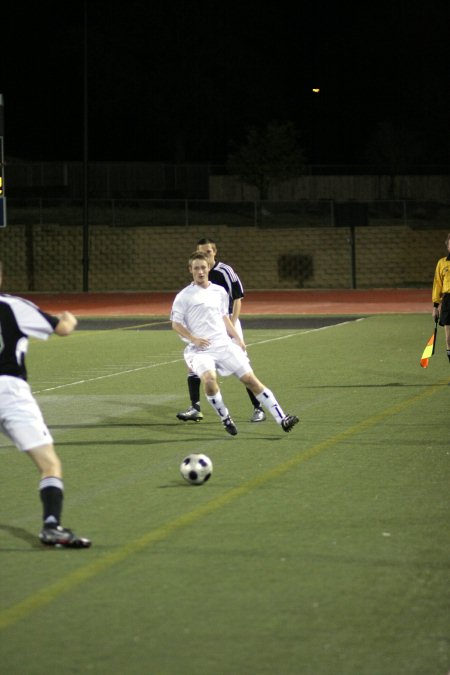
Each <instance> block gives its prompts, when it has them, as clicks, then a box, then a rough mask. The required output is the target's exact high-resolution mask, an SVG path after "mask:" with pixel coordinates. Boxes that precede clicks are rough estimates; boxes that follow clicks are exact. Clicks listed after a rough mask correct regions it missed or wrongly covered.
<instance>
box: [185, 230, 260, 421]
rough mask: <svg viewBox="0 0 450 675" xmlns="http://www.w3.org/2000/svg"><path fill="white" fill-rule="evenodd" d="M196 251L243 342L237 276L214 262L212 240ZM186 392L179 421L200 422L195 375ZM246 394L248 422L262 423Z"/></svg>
mask: <svg viewBox="0 0 450 675" xmlns="http://www.w3.org/2000/svg"><path fill="white" fill-rule="evenodd" d="M197 251H201V252H202V253H206V255H207V257H208V262H209V264H210V267H211V269H210V270H209V275H208V278H209V281H211V282H212V283H213V284H218V285H219V286H222V287H223V288H224V289H225V290H226V292H227V293H228V297H229V308H228V313H229V316H230V320H231V323H232V324H233V325H234V327H235V328H236V330H237V331H238V334H239V335H240V337H241V339H242V340H243V333H242V327H241V322H240V320H239V315H240V313H241V300H242V298H243V297H244V289H243V286H242V283H241V280H240V279H239V277H238V275H237V274H236V272H235V271H234V269H233V268H232V267H231V266H230V265H226V264H225V263H223V262H217V261H216V255H217V246H216V244H215V242H214V241H213V240H212V239H207V238H204V239H200V240H199V241H198V242H197ZM188 390H189V397H190V399H191V405H190V407H189V408H188V409H187V410H185V411H184V412H179V413H177V417H178V419H179V420H182V421H183V422H188V421H191V422H200V420H202V419H203V413H202V412H201V409H200V378H199V377H197V375H196V374H195V373H192V372H190V373H189V375H188ZM247 394H248V396H249V398H250V401H251V403H252V406H253V414H252V416H251V418H250V422H264V420H265V419H266V414H265V412H264V410H263V408H262V406H261V403H260V402H259V401H258V399H257V398H256V396H255V395H254V394H253V392H252V391H250V389H247Z"/></svg>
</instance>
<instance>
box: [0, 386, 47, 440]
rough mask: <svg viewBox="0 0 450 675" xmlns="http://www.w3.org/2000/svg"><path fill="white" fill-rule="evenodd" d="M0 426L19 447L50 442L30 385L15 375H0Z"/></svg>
mask: <svg viewBox="0 0 450 675" xmlns="http://www.w3.org/2000/svg"><path fill="white" fill-rule="evenodd" d="M0 427H1V430H2V431H3V433H5V434H6V435H7V436H8V438H10V439H11V441H12V442H13V443H14V445H16V446H17V447H18V448H19V450H33V449H34V448H38V447H40V446H41V445H49V444H50V443H53V438H52V436H51V434H50V431H49V430H48V428H47V425H46V424H45V422H44V418H43V417H42V413H41V410H40V408H39V406H38V404H37V402H36V400H35V398H34V397H33V394H32V393H31V389H30V385H29V384H28V382H25V380H21V379H20V378H18V377H11V376H9V375H2V376H0Z"/></svg>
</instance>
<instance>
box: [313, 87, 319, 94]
mask: <svg viewBox="0 0 450 675" xmlns="http://www.w3.org/2000/svg"><path fill="white" fill-rule="evenodd" d="M312 92H313V94H318V93H319V92H320V89H319V88H318V87H317V88H314V89H313V90H312Z"/></svg>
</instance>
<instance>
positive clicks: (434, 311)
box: [433, 307, 439, 321]
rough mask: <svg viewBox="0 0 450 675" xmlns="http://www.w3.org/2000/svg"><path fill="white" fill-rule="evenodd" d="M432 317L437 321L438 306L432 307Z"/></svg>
mask: <svg viewBox="0 0 450 675" xmlns="http://www.w3.org/2000/svg"><path fill="white" fill-rule="evenodd" d="M433 319H434V320H435V321H439V307H433Z"/></svg>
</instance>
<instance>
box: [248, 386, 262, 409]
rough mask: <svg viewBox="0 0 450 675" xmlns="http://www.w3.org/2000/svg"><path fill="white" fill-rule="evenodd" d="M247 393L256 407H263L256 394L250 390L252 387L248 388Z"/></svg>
mask: <svg viewBox="0 0 450 675" xmlns="http://www.w3.org/2000/svg"><path fill="white" fill-rule="evenodd" d="M247 394H248V397H249V399H250V401H251V402H252V406H253V407H254V408H261V403H260V402H259V401H258V399H257V398H256V396H255V394H254V393H253V392H252V391H250V389H247Z"/></svg>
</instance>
